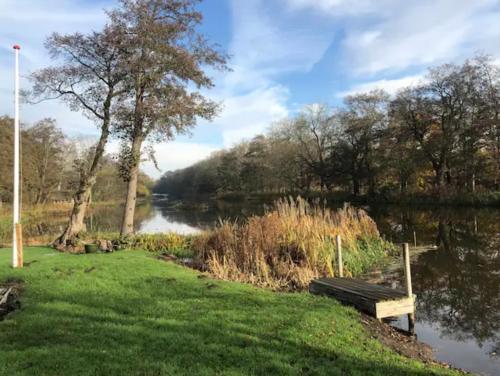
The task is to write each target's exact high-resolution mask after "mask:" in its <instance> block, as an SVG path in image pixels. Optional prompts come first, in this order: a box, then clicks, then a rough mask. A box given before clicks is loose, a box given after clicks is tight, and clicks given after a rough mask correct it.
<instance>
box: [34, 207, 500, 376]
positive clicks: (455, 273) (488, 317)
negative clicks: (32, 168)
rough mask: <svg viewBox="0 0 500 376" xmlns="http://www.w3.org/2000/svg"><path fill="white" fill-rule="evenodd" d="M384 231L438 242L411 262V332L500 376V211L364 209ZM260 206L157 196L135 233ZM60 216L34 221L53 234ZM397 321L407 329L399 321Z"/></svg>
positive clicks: (97, 218) (441, 355)
mask: <svg viewBox="0 0 500 376" xmlns="http://www.w3.org/2000/svg"><path fill="white" fill-rule="evenodd" d="M366 209H367V210H368V211H369V213H370V215H371V216H372V217H373V218H374V219H375V221H376V222H377V224H378V226H379V229H380V231H381V233H382V234H383V235H384V236H385V237H386V238H387V239H389V240H392V241H394V242H403V241H406V242H410V243H413V239H414V238H413V233H414V232H415V233H416V236H417V243H418V244H420V245H423V244H426V245H427V244H435V245H437V246H438V248H437V249H436V250H433V251H429V252H426V253H424V254H421V255H420V256H419V257H418V259H416V260H415V261H414V262H413V263H412V278H413V290H414V293H416V294H417V323H416V332H417V335H418V337H419V339H420V340H422V341H424V342H426V343H428V344H430V345H431V346H432V347H433V348H434V349H435V350H436V357H437V358H438V359H439V360H442V361H445V362H448V363H451V364H452V365H454V366H456V367H460V368H464V369H467V370H470V371H473V372H476V373H479V374H483V375H500V210H498V209H434V210H432V209H416V208H399V207H385V208H366ZM263 211H264V205H263V204H257V203H244V204H242V203H215V204H211V205H210V206H209V207H208V208H205V209H204V210H200V209H197V210H176V209H169V208H168V207H167V206H166V205H165V203H162V202H160V201H158V202H154V203H152V204H147V205H143V206H140V207H139V208H138V210H137V215H136V226H137V228H136V230H137V231H138V232H164V231H176V232H180V233H185V234H186V233H195V232H197V231H200V229H204V228H209V227H211V226H213V225H214V224H216V223H217V221H218V218H219V217H222V218H232V219H238V218H239V219H243V218H245V217H246V216H249V215H252V214H256V213H257V214H258V213H262V212H263ZM120 218H121V208H120V207H109V208H102V209H99V210H98V211H96V212H95V214H94V215H92V216H91V217H90V218H88V220H87V227H88V228H89V229H90V230H100V231H117V230H118V229H119V222H120ZM63 223H64V222H61V221H60V220H57V221H55V220H53V221H51V222H49V223H41V224H37V225H36V226H32V227H31V228H30V231H32V235H34V236H36V235H37V234H38V233H40V234H47V232H58V231H60V228H61V226H62V224H63ZM396 325H402V326H403V327H405V323H404V322H396Z"/></svg>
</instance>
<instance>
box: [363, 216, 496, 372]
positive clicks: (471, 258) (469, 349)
mask: <svg viewBox="0 0 500 376" xmlns="http://www.w3.org/2000/svg"><path fill="white" fill-rule="evenodd" d="M372 215H373V216H374V218H375V219H376V220H377V222H378V224H379V228H380V229H381V231H382V232H383V233H384V234H385V235H386V236H387V237H389V238H392V239H393V240H395V241H412V240H413V232H414V231H415V232H416V233H417V234H419V236H418V239H419V242H420V243H421V244H436V245H438V249H437V250H435V251H429V252H427V253H424V254H421V255H420V256H419V257H418V259H417V260H416V261H414V262H413V263H412V278H413V290H414V292H415V293H416V294H417V297H418V298H417V325H416V332H417V335H418V336H419V338H420V339H421V340H423V341H425V342H427V343H429V344H431V345H432V346H433V348H434V349H435V350H436V352H437V357H438V358H439V359H440V360H443V361H446V362H450V363H452V364H453V365H455V366H457V367H460V368H464V369H468V370H471V371H475V372H478V373H481V374H484V375H496V374H498V369H500V360H499V359H498V355H497V354H498V352H499V349H500V251H499V250H500V223H499V219H500V218H499V215H500V212H499V211H498V210H488V209H481V210H450V209H448V210H416V209H414V208H410V209H408V208H406V209H399V210H398V209H395V208H392V209H387V208H385V209H373V213H372ZM399 325H402V327H405V326H404V325H405V324H404V323H399Z"/></svg>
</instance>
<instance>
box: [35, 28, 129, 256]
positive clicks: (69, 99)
mask: <svg viewBox="0 0 500 376" xmlns="http://www.w3.org/2000/svg"><path fill="white" fill-rule="evenodd" d="M120 30H121V29H119V28H116V27H114V26H113V25H107V26H105V27H104V29H103V30H102V31H101V32H92V33H90V34H88V35H83V34H79V33H76V34H72V35H59V34H53V35H52V36H50V37H49V38H48V40H47V42H46V48H47V49H48V50H49V52H50V54H51V56H52V58H53V59H54V60H56V61H58V62H60V64H59V65H57V66H53V67H49V68H45V69H41V70H39V71H37V72H35V73H34V74H33V75H32V80H33V82H34V87H33V92H32V94H33V97H34V98H39V99H41V100H47V99H57V98H60V99H62V100H63V101H65V102H66V103H67V104H68V105H69V106H70V108H71V109H72V110H74V111H81V112H82V113H83V114H84V115H85V116H87V117H88V118H90V119H92V120H93V121H95V122H96V124H98V125H99V128H100V132H101V133H100V137H99V140H98V142H97V144H96V146H95V148H94V150H93V155H92V157H91V160H90V163H88V165H86V166H85V168H83V169H82V170H81V171H80V178H79V184H78V189H77V191H76V193H75V195H74V205H73V210H72V211H71V215H70V218H69V221H68V225H67V226H66V228H65V230H64V232H63V233H62V234H61V236H60V237H59V238H58V239H57V240H56V241H55V242H54V245H55V246H56V247H58V248H61V249H65V248H71V247H73V246H74V245H75V244H76V242H77V237H78V234H79V233H80V232H81V231H82V230H83V229H84V218H85V213H86V210H87V207H88V204H89V199H90V193H91V189H92V186H93V185H94V184H95V180H96V175H97V172H98V169H99V162H100V161H101V158H102V156H103V154H104V149H105V146H106V143H107V141H108V138H109V135H110V130H111V118H112V113H113V105H114V100H115V98H116V97H117V96H119V95H121V94H122V93H123V86H122V82H123V79H124V77H125V75H126V72H125V71H124V69H122V68H123V67H122V66H120V62H123V61H124V56H123V54H124V51H125V50H123V49H122V48H121V41H122V40H123V36H122V35H120Z"/></svg>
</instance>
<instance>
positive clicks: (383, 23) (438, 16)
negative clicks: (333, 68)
mask: <svg viewBox="0 0 500 376" xmlns="http://www.w3.org/2000/svg"><path fill="white" fill-rule="evenodd" d="M496 3H497V2H496V1H491V0H479V1H468V0H440V1H435V0H414V1H405V2H399V1H393V2H392V4H391V6H390V9H391V12H390V13H387V12H386V10H384V11H383V12H382V13H381V14H378V18H376V19H375V21H373V22H372V24H371V25H366V24H362V25H358V26H355V27H349V28H348V31H347V36H346V38H345V40H344V43H343V46H344V48H345V53H346V56H347V59H348V62H349V63H348V64H350V65H351V66H352V67H353V68H354V70H355V72H357V73H360V74H374V73H377V72H383V71H402V70H404V69H406V68H408V67H411V66H422V65H431V64H436V63H441V62H444V61H450V60H454V59H457V58H463V57H464V56H467V55H470V54H473V53H474V51H475V50H477V49H481V48H484V47H487V48H488V52H491V53H493V54H499V53H500V47H499V46H498V43H497V44H496V46H495V45H494V43H493V41H494V40H496V41H498V38H499V37H500V28H499V27H498V19H499V17H500V13H498V12H494V11H493V10H492V7H493V5H495V4H496ZM494 20H497V21H494ZM373 36H376V37H373Z"/></svg>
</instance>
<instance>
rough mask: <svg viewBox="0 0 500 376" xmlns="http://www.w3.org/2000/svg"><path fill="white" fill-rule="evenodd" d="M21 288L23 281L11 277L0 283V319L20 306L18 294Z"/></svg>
mask: <svg viewBox="0 0 500 376" xmlns="http://www.w3.org/2000/svg"><path fill="white" fill-rule="evenodd" d="M22 289H23V281H21V280H14V279H13V280H8V281H6V282H4V283H2V284H0V321H1V320H3V319H4V318H5V316H7V315H8V314H9V313H11V312H12V311H15V310H16V309H19V308H20V307H21V303H20V302H19V296H20V295H21V292H22Z"/></svg>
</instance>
